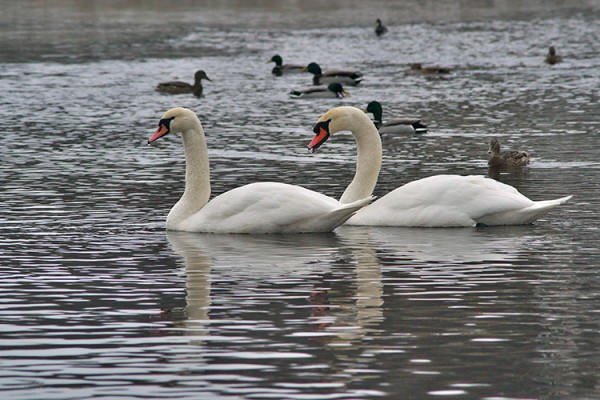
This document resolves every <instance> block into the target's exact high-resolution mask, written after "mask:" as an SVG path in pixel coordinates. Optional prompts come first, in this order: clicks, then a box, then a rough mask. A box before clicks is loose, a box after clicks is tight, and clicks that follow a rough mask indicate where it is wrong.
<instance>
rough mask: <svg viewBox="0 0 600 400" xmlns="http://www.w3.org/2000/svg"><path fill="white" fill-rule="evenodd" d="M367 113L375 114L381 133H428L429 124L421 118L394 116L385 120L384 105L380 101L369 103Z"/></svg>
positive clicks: (376, 124)
mask: <svg viewBox="0 0 600 400" xmlns="http://www.w3.org/2000/svg"><path fill="white" fill-rule="evenodd" d="M365 112H366V113H371V114H373V118H374V119H373V123H374V124H375V126H376V127H377V129H378V130H379V133H380V134H382V135H383V134H384V133H389V134H412V133H427V125H425V124H423V123H422V122H421V119H420V118H394V119H392V120H389V121H386V122H383V120H382V119H381V117H382V115H383V107H381V103H379V102H378V101H375V100H373V101H371V102H370V103H369V104H368V105H367V109H366V110H365Z"/></svg>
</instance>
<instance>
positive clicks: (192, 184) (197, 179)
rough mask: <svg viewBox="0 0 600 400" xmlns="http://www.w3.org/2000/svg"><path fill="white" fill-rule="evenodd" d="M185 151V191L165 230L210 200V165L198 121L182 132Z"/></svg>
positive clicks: (192, 213)
mask: <svg viewBox="0 0 600 400" xmlns="http://www.w3.org/2000/svg"><path fill="white" fill-rule="evenodd" d="M181 137H182V139H183V149H184V151H185V191H184V192H183V196H181V199H179V201H178V202H177V204H175V206H173V208H172V209H171V211H170V212H169V216H168V217H167V228H175V227H176V226H177V225H178V224H180V223H181V222H183V221H185V220H186V219H187V218H189V217H190V216H192V215H194V214H195V213H197V212H198V211H199V210H200V209H201V208H202V207H204V205H205V204H206V203H208V199H209V198H210V165H209V162H208V150H207V147H206V138H205V137H204V130H203V129H202V125H201V124H200V121H199V120H198V119H196V120H195V121H194V122H193V124H192V126H191V127H190V128H188V129H187V130H185V131H183V132H182V135H181Z"/></svg>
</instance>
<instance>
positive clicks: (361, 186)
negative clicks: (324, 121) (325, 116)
mask: <svg viewBox="0 0 600 400" xmlns="http://www.w3.org/2000/svg"><path fill="white" fill-rule="evenodd" d="M352 125H353V126H352V136H354V140H356V148H357V154H356V173H355V174H354V179H353V180H352V182H350V184H349V185H348V187H347V188H346V190H345V191H344V194H342V197H341V198H340V202H342V203H351V202H353V201H356V200H360V199H364V198H366V197H369V196H371V194H373V190H375V185H376V184H377V178H378V176H379V171H380V170H381V155H382V148H381V138H380V136H379V132H378V131H377V128H376V127H375V125H374V124H373V122H371V120H370V119H369V117H368V116H367V115H366V114H365V113H362V115H361V116H360V117H359V118H355V119H354V122H353V124H352Z"/></svg>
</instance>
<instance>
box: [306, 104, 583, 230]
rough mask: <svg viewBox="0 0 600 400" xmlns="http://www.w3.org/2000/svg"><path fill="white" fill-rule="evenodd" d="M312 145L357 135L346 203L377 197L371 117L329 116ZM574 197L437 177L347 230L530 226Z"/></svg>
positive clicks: (402, 190) (392, 197)
mask: <svg viewBox="0 0 600 400" xmlns="http://www.w3.org/2000/svg"><path fill="white" fill-rule="evenodd" d="M313 131H314V132H315V136H314V138H313V140H312V141H311V142H310V144H309V145H308V148H309V150H311V151H314V150H315V149H317V148H318V147H319V146H321V145H322V144H323V143H324V142H325V141H326V140H327V139H328V138H329V136H330V135H333V134H335V133H336V132H339V131H351V132H352V135H353V136H354V139H355V140H356V144H357V162H356V173H355V176H354V179H353V180H352V182H351V183H350V185H348V187H347V188H346V190H345V191H344V193H343V194H342V197H341V198H340V201H341V202H342V203H350V202H353V201H356V200H357V199H360V198H365V197H367V196H370V195H371V194H372V193H373V190H374V188H375V184H376V183H377V177H378V175H379V170H380V168H381V157H382V149H381V139H380V136H379V133H378V132H377V129H376V128H375V125H373V123H372V122H371V120H370V119H369V117H368V116H367V115H366V114H365V113H364V112H362V111H361V110H359V109H358V108H355V107H348V106H343V107H336V108H333V109H331V110H329V111H327V112H326V113H325V114H323V115H322V116H321V117H320V118H319V120H318V121H317V123H316V125H315V126H314V128H313ZM571 197H572V196H567V197H563V198H560V199H556V200H546V201H532V200H530V199H528V198H527V197H525V196H524V195H522V194H521V193H519V192H518V191H517V190H516V189H515V188H514V187H512V186H509V185H506V184H503V183H501V182H498V181H495V180H493V179H490V178H486V177H484V176H473V175H472V176H461V175H435V176H430V177H428V178H423V179H419V180H416V181H412V182H409V183H407V184H405V185H404V186H400V187H399V188H397V189H395V190H393V191H392V192H390V193H388V194H387V195H385V196H383V197H382V198H380V199H378V200H377V201H375V202H373V203H372V204H370V205H368V206H366V207H364V208H362V209H360V210H359V211H358V212H357V213H356V214H355V215H354V216H353V217H352V218H350V219H349V220H348V221H347V222H346V224H349V225H376V226H412V227H460V226H476V225H521V224H529V223H531V222H533V221H534V220H535V219H537V218H539V217H540V216H542V215H543V214H545V213H547V212H548V211H550V210H552V209H553V208H554V207H556V206H558V205H559V204H563V203H565V202H566V201H567V200H569V199H570V198H571Z"/></svg>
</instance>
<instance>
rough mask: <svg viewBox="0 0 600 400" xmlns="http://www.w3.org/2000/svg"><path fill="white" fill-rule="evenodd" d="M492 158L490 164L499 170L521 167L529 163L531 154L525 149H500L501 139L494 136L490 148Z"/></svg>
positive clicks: (489, 152)
mask: <svg viewBox="0 0 600 400" xmlns="http://www.w3.org/2000/svg"><path fill="white" fill-rule="evenodd" d="M488 154H490V159H489V160H488V166H489V167H490V168H497V169H499V170H514V169H521V168H524V167H526V166H527V164H529V161H530V158H529V155H528V154H527V153H526V152H524V151H517V150H512V151H502V152H501V151H500V141H498V139H496V138H493V139H492V140H490V148H489V150H488Z"/></svg>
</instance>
